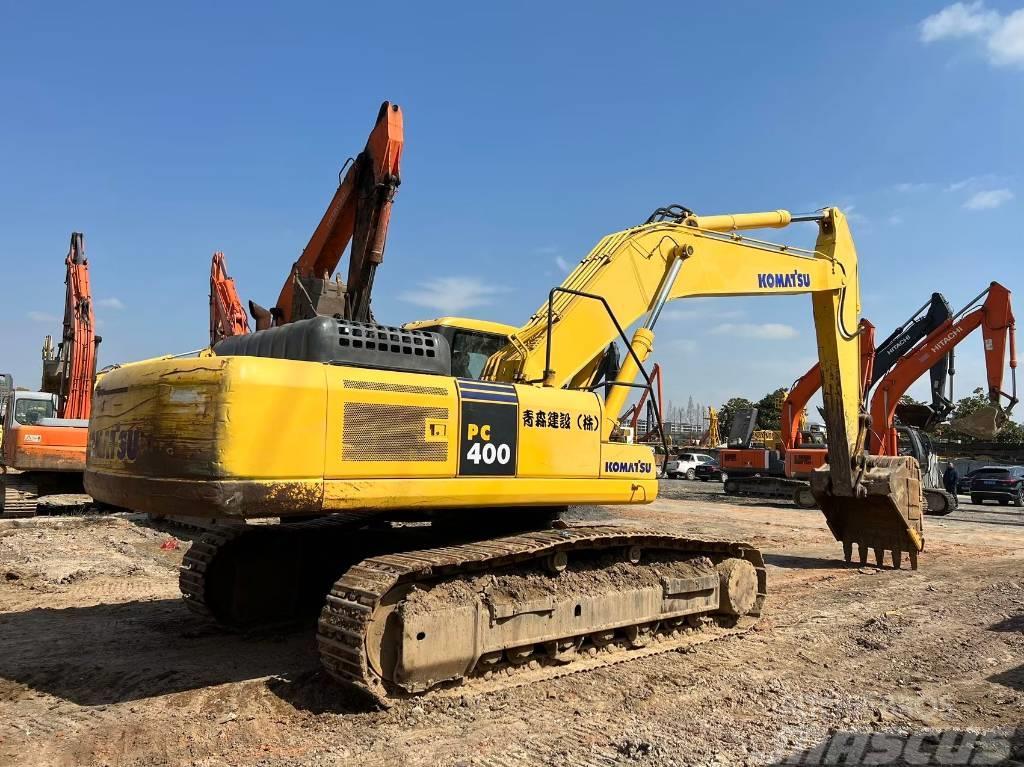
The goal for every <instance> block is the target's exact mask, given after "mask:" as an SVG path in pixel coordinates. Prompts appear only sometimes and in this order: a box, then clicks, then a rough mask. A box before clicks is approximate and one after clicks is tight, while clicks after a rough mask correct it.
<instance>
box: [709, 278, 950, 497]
mask: <svg viewBox="0 0 1024 767" xmlns="http://www.w3.org/2000/svg"><path fill="white" fill-rule="evenodd" d="M951 316H952V310H951V309H950V307H949V303H948V302H947V301H946V299H945V298H944V297H943V296H942V294H941V293H933V294H932V296H931V298H930V299H929V300H928V301H927V302H926V303H925V304H924V305H923V306H921V307H920V308H919V309H918V310H917V311H916V312H915V313H914V314H913V315H911V317H910V318H909V319H908V320H907V321H906V322H904V323H903V324H902V325H900V326H899V327H898V328H896V329H895V330H894V331H893V332H892V333H890V334H889V336H888V337H887V338H886V339H885V340H884V341H882V343H881V344H879V345H878V346H877V347H876V346H875V326H874V325H873V324H872V323H870V322H869V321H867V320H861V327H860V349H861V386H862V390H863V391H864V393H865V397H866V396H867V392H869V391H870V390H871V388H872V387H873V386H874V385H875V384H876V383H877V382H878V381H879V380H880V379H882V378H883V376H885V375H886V374H887V373H888V372H889V371H890V370H891V369H892V368H893V366H894V365H896V363H897V361H898V360H899V359H900V358H901V356H902V355H904V354H906V353H907V351H908V350H910V349H912V348H913V347H914V346H915V344H917V343H918V342H920V341H921V340H922V339H923V338H925V337H926V336H927V335H928V334H929V333H930V332H932V331H933V330H935V329H936V328H938V327H940V326H941V325H942V324H943V323H944V322H946V321H947V320H948V319H949V318H950V317H951ZM951 373H952V350H950V351H949V352H948V354H946V355H942V356H941V357H940V358H939V359H938V360H937V361H936V362H935V363H934V364H933V365H932V366H931V377H932V387H931V388H932V404H931V406H925V409H926V410H927V413H928V414H929V422H934V421H935V420H936V419H937V420H941V419H942V418H943V417H944V416H945V415H946V414H947V413H948V410H949V400H948V399H947V398H946V397H945V396H944V389H945V386H946V381H947V376H949V375H950V374H951ZM820 388H821V368H820V367H819V366H818V365H817V364H816V365H814V366H813V367H812V368H811V369H810V370H808V371H807V372H806V373H805V374H804V375H803V376H801V377H800V378H798V379H797V380H796V381H795V382H794V384H793V385H792V387H790V389H789V392H788V394H787V395H786V398H785V400H784V401H783V403H782V408H781V410H782V413H781V416H782V417H781V432H782V440H781V450H778V451H776V450H767V449H763V448H760V449H758V448H753V447H750V446H747V447H743V448H730V449H727V450H723V451H722V452H721V453H720V454H719V462H720V464H721V466H722V471H723V472H724V473H725V474H727V475H728V479H727V480H726V482H725V488H724V489H725V492H726V493H728V494H730V495H748V496H757V497H762V498H792V499H793V501H794V503H796V504H797V505H798V506H801V507H802V508H813V506H814V497H813V495H812V494H811V492H810V485H809V484H808V480H809V479H810V477H811V474H812V473H813V472H814V470H815V469H817V468H818V467H820V466H822V465H824V464H825V463H826V462H827V455H828V450H827V447H826V444H825V441H824V438H825V435H824V434H823V433H822V432H810V431H804V430H802V429H801V421H802V419H803V414H804V409H805V408H806V407H807V403H808V402H810V400H811V397H813V396H814V394H815V392H817V391H818V390H819V389H820ZM919 441H920V440H919ZM915 457H917V458H918V460H921V459H922V458H923V457H924V453H922V454H921V455H916V454H915ZM929 500H932V504H931V506H930V507H929V508H930V510H931V513H937V512H938V511H939V510H942V511H944V512H946V513H948V511H952V505H951V504H950V503H948V499H947V502H946V503H939V502H938V499H929Z"/></svg>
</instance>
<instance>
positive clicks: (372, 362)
mask: <svg viewBox="0 0 1024 767" xmlns="http://www.w3.org/2000/svg"><path fill="white" fill-rule="evenodd" d="M799 221H808V222H814V223H816V224H817V226H818V228H819V233H818V237H817V241H816V244H815V247H814V249H813V250H803V249H800V248H797V247H792V246H787V245H777V244H774V243H770V242H764V241H761V240H757V239H751V238H749V237H747V236H745V235H742V234H741V232H742V231H744V230H752V229H761V228H768V227H771V228H782V227H786V226H788V225H790V224H791V223H794V222H799ZM801 293H807V294H810V296H811V303H812V308H813V316H814V327H815V331H816V335H817V343H818V350H819V359H820V362H821V368H822V396H823V400H824V416H825V420H826V424H827V427H828V433H829V436H830V439H829V447H828V449H829V463H828V465H827V466H825V467H823V468H822V469H821V470H819V472H818V473H817V475H816V476H815V478H814V482H813V483H812V489H813V492H814V494H815V497H816V499H817V500H818V503H819V504H820V507H821V508H822V510H823V512H824V514H825V517H826V520H827V522H828V526H829V528H830V529H831V531H832V532H833V533H834V535H835V537H836V538H837V540H839V541H841V542H842V544H843V547H844V551H845V555H846V559H847V560H848V561H849V560H850V558H851V554H852V549H853V545H854V544H858V545H859V546H860V550H861V552H865V551H867V550H868V549H873V550H874V551H875V554H876V557H877V559H878V562H879V564H881V563H882V556H883V552H884V551H891V552H892V558H893V564H894V565H895V566H896V567H899V565H900V561H901V555H902V553H903V552H907V553H908V554H909V556H910V560H911V564H912V566H913V567H916V566H917V555H918V552H919V551H920V550H921V549H922V547H923V536H922V527H921V509H922V496H921V480H920V473H919V469H918V467H917V464H916V463H915V462H914V461H913V459H911V458H906V457H872V456H868V455H866V454H865V453H864V450H863V443H864V438H865V434H866V426H867V419H866V417H865V415H864V409H863V403H862V392H861V375H860V348H859V342H858V338H857V331H858V321H859V291H858V274H857V255H856V251H855V248H854V244H853V240H852V237H851V235H850V231H849V228H848V226H847V223H846V219H845V217H844V216H843V214H842V213H841V212H840V211H839V210H838V209H836V208H828V209H825V210H823V211H822V212H820V213H816V214H812V215H809V216H792V215H791V214H790V213H788V212H786V211H783V210H778V211H771V212H767V213H750V214H738V215H720V216H699V215H695V214H694V213H692V212H691V211H689V210H686V209H685V208H681V207H679V206H672V207H670V208H664V209H659V210H658V211H656V213H655V214H654V215H652V216H651V218H650V219H649V220H648V221H647V222H646V223H645V224H643V225H640V226H637V227H634V228H631V229H627V230H625V231H622V232H618V233H616V234H612V235H609V236H607V237H605V238H604V239H602V240H601V241H600V242H599V243H598V244H597V246H596V247H595V248H594V249H593V250H592V251H591V253H590V254H589V255H588V256H587V257H586V258H584V259H583V260H582V261H581V262H580V264H579V265H578V266H577V267H576V269H575V270H574V271H573V272H572V273H571V274H570V275H569V277H568V278H567V279H566V280H565V282H564V283H563V284H562V285H560V286H557V287H555V288H553V289H552V290H551V291H550V294H549V296H548V300H547V301H546V302H545V303H544V305H543V306H541V307H540V309H538V311H537V312H536V313H535V314H534V315H533V316H532V317H531V318H530V319H529V321H528V322H526V324H525V325H523V326H522V327H520V328H510V327H508V326H502V325H496V324H493V323H483V322H480V321H474V320H461V319H454V318H447V319H445V320H442V321H436V322H433V323H414V324H412V325H408V326H404V327H386V326H380V325H375V324H369V323H360V322H353V321H348V320H343V319H338V318H336V317H315V318H311V319H307V320H302V321H298V322H293V323H290V324H286V325H282V326H280V327H274V328H270V329H267V330H262V331H258V332H255V333H251V334H248V335H244V336H236V337H233V338H228V339H225V340H223V341H221V342H220V343H218V344H217V345H216V346H214V347H213V349H212V352H211V353H210V354H209V355H207V356H202V357H199V358H194V359H175V360H157V361H152V362H144V363H138V364H135V365H130V366H126V367H124V368H121V369H117V370H113V371H111V372H109V373H108V374H107V375H105V376H104V377H103V378H102V380H101V381H100V382H99V384H98V386H97V388H96V394H95V406H94V410H93V416H92V420H91V422H90V426H89V429H90V450H89V462H88V468H87V472H86V487H87V489H88V491H89V492H90V493H91V494H92V495H93V496H94V497H95V498H97V499H98V500H100V501H103V502H106V503H110V504H114V505H117V506H122V507H127V508H130V509H134V510H137V511H142V512H149V513H154V514H164V515H183V516H192V517H206V518H212V519H217V520H220V521H221V524H220V525H219V526H218V527H216V528H214V529H212V530H210V531H209V532H208V533H206V534H205V535H204V536H203V537H202V539H200V540H199V541H197V542H196V543H194V544H193V545H192V547H191V549H190V550H189V552H188V553H187V555H186V557H185V560H184V565H183V569H182V573H181V587H182V591H183V594H184V596H185V599H186V601H187V603H188V604H189V606H190V607H192V608H193V609H194V610H196V611H197V612H199V613H201V614H205V615H208V616H211V617H213V618H214V619H216V620H219V621H221V622H222V623H225V624H228V625H234V626H251V625H254V624H257V623H266V622H274V621H281V620H290V619H294V618H295V617H297V616H301V615H303V614H305V612H306V611H308V610H310V609H314V610H315V609H319V611H320V613H319V614H320V618H319V622H318V631H319V633H318V644H319V647H320V652H321V658H322V660H323V663H324V665H325V667H326V668H327V670H328V671H329V672H330V674H331V675H332V676H334V677H336V678H337V679H339V680H342V681H344V682H346V683H348V684H351V685H354V686H356V687H358V688H360V689H362V690H365V691H366V692H368V693H369V694H371V695H372V696H373V697H374V698H375V699H376V700H378V701H380V702H383V703H387V702H389V701H392V700H394V699H397V698H403V697H408V696H412V695H416V694H420V693H423V692H425V691H428V690H436V689H442V690H443V689H449V688H452V687H457V688H458V689H459V690H460V691H462V692H465V691H466V690H467V689H484V690H486V689H491V688H493V687H495V686H499V687H500V686H502V685H505V684H509V683H512V684H522V683H524V682H527V681H530V680H532V679H541V678H548V677H550V676H557V675H561V674H564V673H571V672H573V671H575V670H586V669H589V668H593V667H595V666H600V665H602V664H605V663H609V662H615V661H618V660H619V659H621V658H623V657H625V656H618V655H617V656H615V657H614V658H611V657H610V655H609V654H614V653H616V652H629V653H632V654H634V655H644V654H650V653H653V652H662V651H665V650H671V649H676V648H679V647H681V646H683V645H685V644H688V643H694V642H699V641H704V640H706V639H708V638H714V637H718V636H721V635H722V634H723V633H728V632H739V631H743V630H746V628H748V627H749V626H750V625H751V624H752V622H753V621H754V620H756V617H757V616H758V615H760V613H761V611H762V609H763V607H764V603H765V599H766V596H767V592H766V577H765V569H764V563H763V560H762V556H761V554H760V552H758V551H757V550H756V549H755V548H753V547H752V546H750V545H747V544H745V543H742V542H736V541H716V540H705V539H703V538H699V537H698V538H690V537H685V536H681V535H674V534H670V533H665V532H663V531H652V530H633V529H629V528H625V527H621V526H590V527H588V526H579V527H577V526H573V527H567V526H566V525H564V524H560V523H559V522H557V521H555V523H554V524H552V518H553V517H554V516H555V515H557V513H558V512H559V511H560V510H562V509H564V508H565V507H566V506H568V505H570V504H644V503H650V502H651V501H653V500H654V499H655V497H656V495H657V491H658V480H657V476H656V472H655V462H654V460H653V455H652V448H651V446H650V445H639V444H630V443H628V442H627V441H625V438H624V435H623V434H622V432H621V429H620V427H619V421H618V415H619V413H620V412H621V411H622V409H623V404H624V403H625V401H626V399H627V397H628V395H629V394H630V392H631V391H633V390H635V389H636V388H637V387H641V388H642V387H645V386H648V385H649V380H648V376H647V373H646V371H645V369H644V367H643V364H644V361H645V360H646V358H647V357H648V356H649V355H650V353H651V350H652V348H653V342H654V330H653V329H654V326H655V324H656V322H657V321H658V317H659V315H660V314H661V312H662V309H663V307H664V306H665V304H666V303H667V302H669V301H671V300H675V299H680V298H687V297H690V296H739V295H745V296H747V295H760V296H770V295H776V294H783V295H790V294H801ZM635 324H638V325H639V326H638V327H637V328H636V329H635V331H634V332H633V334H632V336H631V337H627V335H626V329H627V328H629V327H631V326H634V325H635ZM616 340H620V341H622V342H623V343H624V345H625V349H626V356H625V357H624V359H623V360H622V362H621V364H616V361H615V359H614V357H615V355H614V354H613V352H612V349H614V347H615V344H614V342H615V341H616ZM638 376H639V377H640V378H641V379H642V380H643V383H638V381H637V379H638ZM659 418H660V416H659ZM261 517H273V518H278V519H279V521H280V523H279V524H259V525H246V524H230V521H232V520H233V521H235V522H237V523H242V522H245V521H246V520H250V519H254V518H261ZM424 520H429V521H430V522H431V524H429V525H424V524H407V523H408V522H410V521H419V522H421V523H422V521H424ZM225 521H227V523H225Z"/></svg>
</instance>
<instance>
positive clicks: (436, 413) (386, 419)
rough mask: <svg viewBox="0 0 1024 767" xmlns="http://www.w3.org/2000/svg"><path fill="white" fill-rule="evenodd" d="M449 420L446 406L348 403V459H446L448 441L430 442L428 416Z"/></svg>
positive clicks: (345, 433)
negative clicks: (427, 438) (428, 439)
mask: <svg viewBox="0 0 1024 767" xmlns="http://www.w3.org/2000/svg"><path fill="white" fill-rule="evenodd" d="M428 418H430V419H436V420H443V421H447V420H448V408H446V407H417V406H416V405H373V404H368V403H365V402H346V403H345V423H344V425H343V427H342V435H343V436H342V440H341V457H342V460H345V461H439V462H443V461H447V460H448V443H447V442H433V441H429V442H428V441H427V440H426V439H425V438H424V435H425V434H426V421H427V419H428Z"/></svg>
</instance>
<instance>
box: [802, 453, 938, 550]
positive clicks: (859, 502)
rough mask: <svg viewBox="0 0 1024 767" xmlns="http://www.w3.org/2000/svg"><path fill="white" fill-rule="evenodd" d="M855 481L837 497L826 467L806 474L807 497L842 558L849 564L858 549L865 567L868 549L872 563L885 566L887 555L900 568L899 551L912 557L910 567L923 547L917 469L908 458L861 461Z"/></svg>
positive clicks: (920, 497)
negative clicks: (808, 480)
mask: <svg viewBox="0 0 1024 767" xmlns="http://www.w3.org/2000/svg"><path fill="white" fill-rule="evenodd" d="M856 465H857V467H858V469H857V479H856V482H855V484H854V486H853V488H852V492H851V491H850V489H849V488H847V489H846V491H845V492H844V493H843V494H837V493H836V492H835V491H834V488H835V487H836V486H837V483H834V482H833V481H832V478H831V475H830V473H829V468H828V467H827V466H824V467H822V468H820V469H817V470H816V471H815V472H814V473H813V474H812V475H811V492H812V493H813V494H814V498H815V500H816V501H817V502H818V506H819V507H820V508H821V510H822V513H823V514H824V515H825V521H826V523H827V524H828V526H829V529H830V530H831V532H832V534H833V535H834V536H835V538H836V540H838V541H840V542H841V543H842V545H843V558H844V559H845V560H846V561H847V562H850V561H851V560H852V559H853V545H854V544H856V545H857V548H858V552H857V553H858V558H859V560H860V564H861V566H864V565H866V564H867V562H868V549H869V548H870V549H872V550H873V552H874V564H875V565H876V566H877V567H879V568H881V567H884V566H885V562H886V559H887V557H886V552H889V553H890V556H891V557H892V564H893V568H894V569H899V568H900V566H901V562H902V555H903V552H908V553H911V552H912V558H911V567H915V566H916V562H917V553H918V551H920V549H921V548H922V547H923V545H924V535H923V528H922V514H923V511H924V506H923V504H924V496H923V495H922V491H921V469H920V467H919V466H918V465H917V462H916V461H915V460H914V459H913V458H911V457H909V456H897V457H892V456H860V457H859V458H858V460H857V464H856Z"/></svg>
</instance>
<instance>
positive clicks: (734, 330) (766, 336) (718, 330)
mask: <svg viewBox="0 0 1024 767" xmlns="http://www.w3.org/2000/svg"><path fill="white" fill-rule="evenodd" d="M711 332H712V333H714V334H715V335H718V336H737V337H739V338H757V339H760V340H762V341H785V340H787V339H790V338H796V337H797V336H798V335H799V333H798V332H797V329H796V328H794V327H793V326H792V325H783V324H782V323H780V322H766V323H764V324H762V325H757V324H754V323H752V322H723V323H722V324H721V325H716V326H715V327H713V328H712V329H711Z"/></svg>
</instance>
